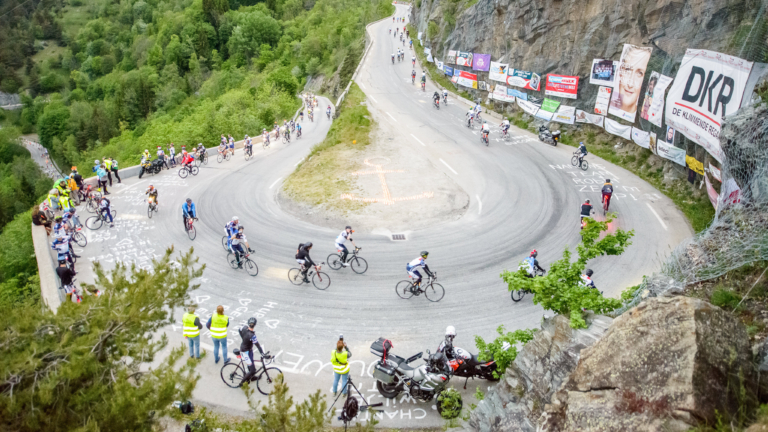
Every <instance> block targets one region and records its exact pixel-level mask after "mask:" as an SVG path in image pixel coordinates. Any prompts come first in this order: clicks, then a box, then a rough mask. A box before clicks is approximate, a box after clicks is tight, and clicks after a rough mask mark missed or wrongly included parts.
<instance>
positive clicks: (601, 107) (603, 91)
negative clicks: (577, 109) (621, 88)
mask: <svg viewBox="0 0 768 432" xmlns="http://www.w3.org/2000/svg"><path fill="white" fill-rule="evenodd" d="M611 90H613V89H611V88H610V87H605V86H600V88H599V89H598V90H597V100H595V114H600V115H603V116H605V115H608V104H609V103H610V102H611Z"/></svg>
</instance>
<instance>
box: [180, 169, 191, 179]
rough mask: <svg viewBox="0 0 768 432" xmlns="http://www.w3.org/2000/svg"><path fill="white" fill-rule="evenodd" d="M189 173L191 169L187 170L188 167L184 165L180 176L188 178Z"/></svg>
mask: <svg viewBox="0 0 768 432" xmlns="http://www.w3.org/2000/svg"><path fill="white" fill-rule="evenodd" d="M188 175H189V171H187V169H186V168H183V167H182V168H179V177H181V178H187V176H188Z"/></svg>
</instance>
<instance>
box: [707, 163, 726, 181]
mask: <svg viewBox="0 0 768 432" xmlns="http://www.w3.org/2000/svg"><path fill="white" fill-rule="evenodd" d="M709 173H710V174H712V177H714V178H715V180H717V181H719V182H721V183H722V181H723V177H722V175H720V169H718V168H717V167H716V166H714V165H712V164H711V163H710V164H709Z"/></svg>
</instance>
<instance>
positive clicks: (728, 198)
mask: <svg viewBox="0 0 768 432" xmlns="http://www.w3.org/2000/svg"><path fill="white" fill-rule="evenodd" d="M720 196H721V197H723V204H725V205H726V206H728V205H731V204H736V203H738V202H741V189H739V185H737V184H736V180H734V179H733V178H729V179H728V180H726V181H725V183H723V186H722V187H720Z"/></svg>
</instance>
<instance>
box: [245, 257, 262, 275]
mask: <svg viewBox="0 0 768 432" xmlns="http://www.w3.org/2000/svg"><path fill="white" fill-rule="evenodd" d="M243 267H245V272H246V273H248V275H250V276H256V275H258V274H259V266H257V265H256V263H255V262H253V260H252V259H250V258H249V259H246V260H245V264H244V265H243Z"/></svg>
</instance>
